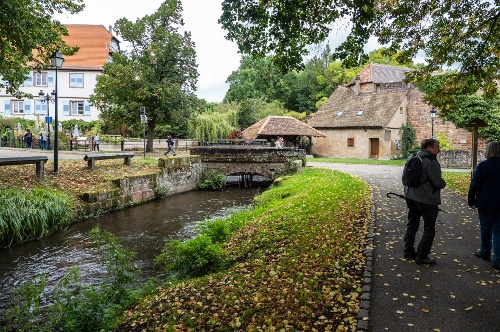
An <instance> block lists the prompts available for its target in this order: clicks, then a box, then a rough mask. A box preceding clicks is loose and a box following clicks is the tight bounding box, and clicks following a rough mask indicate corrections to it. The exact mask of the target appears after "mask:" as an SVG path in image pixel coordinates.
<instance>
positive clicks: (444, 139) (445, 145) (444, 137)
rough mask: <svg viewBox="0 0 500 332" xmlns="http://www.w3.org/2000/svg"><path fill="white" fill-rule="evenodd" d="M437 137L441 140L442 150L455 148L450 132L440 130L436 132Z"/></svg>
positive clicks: (440, 146)
mask: <svg viewBox="0 0 500 332" xmlns="http://www.w3.org/2000/svg"><path fill="white" fill-rule="evenodd" d="M436 139H437V140H438V141H439V148H440V149H441V150H442V151H450V150H453V145H452V144H451V142H450V140H449V139H448V134H447V133H446V132H445V131H438V132H437V133H436Z"/></svg>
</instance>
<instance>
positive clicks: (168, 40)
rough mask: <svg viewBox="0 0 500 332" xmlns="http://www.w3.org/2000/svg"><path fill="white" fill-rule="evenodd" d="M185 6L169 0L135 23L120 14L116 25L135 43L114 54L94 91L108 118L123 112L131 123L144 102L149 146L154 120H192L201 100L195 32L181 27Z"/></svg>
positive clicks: (123, 118) (149, 146) (149, 147)
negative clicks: (195, 93)
mask: <svg viewBox="0 0 500 332" xmlns="http://www.w3.org/2000/svg"><path fill="white" fill-rule="evenodd" d="M181 12H182V5H181V1H180V0H167V1H165V2H163V3H162V4H161V5H160V8H158V10H157V11H156V12H155V13H154V14H152V15H148V16H145V17H143V18H141V19H138V20H137V21H136V22H135V23H133V22H130V21H129V20H127V19H126V18H121V19H119V20H118V21H117V22H116V23H115V25H114V30H115V31H116V32H117V33H118V34H119V35H120V36H121V37H122V38H123V40H124V41H125V42H128V43H130V45H131V49H130V51H128V52H126V53H123V54H114V55H113V61H112V62H110V63H108V64H106V65H105V66H104V71H105V73H104V74H103V75H101V76H99V77H98V79H97V85H96V88H95V90H94V94H93V95H92V96H91V101H92V103H93V104H94V105H97V106H99V107H101V108H102V109H103V113H102V118H103V119H104V120H113V119H117V118H119V119H120V120H121V121H124V122H125V123H127V124H128V125H130V126H134V125H136V124H137V123H138V122H139V119H140V118H139V107H140V106H145V107H146V115H147V117H148V142H147V150H148V151H151V150H152V149H153V138H154V130H155V126H156V125H157V124H166V123H169V122H176V123H177V125H179V123H180V122H187V119H188V117H189V112H190V110H191V109H192V107H194V103H195V102H196V98H194V90H195V89H196V87H195V86H196V82H197V77H198V72H197V65H196V53H195V48H194V43H193V42H192V41H191V34H190V33H189V32H184V33H180V32H179V29H180V27H181V26H182V25H183V24H184V23H183V20H182V17H181Z"/></svg>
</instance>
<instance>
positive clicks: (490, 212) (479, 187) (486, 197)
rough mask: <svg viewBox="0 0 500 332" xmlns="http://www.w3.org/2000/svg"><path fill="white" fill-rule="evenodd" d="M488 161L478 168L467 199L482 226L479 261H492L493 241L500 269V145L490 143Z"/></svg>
mask: <svg viewBox="0 0 500 332" xmlns="http://www.w3.org/2000/svg"><path fill="white" fill-rule="evenodd" d="M484 156H485V157H486V160H485V161H483V162H481V163H479V165H477V167H476V170H475V172H474V176H473V177H472V181H471V184H470V187H469V194H468V197H467V200H468V204H469V206H470V207H474V206H475V207H476V208H477V212H478V215H479V225H480V227H481V249H480V250H479V251H477V252H476V253H475V255H476V256H477V257H478V258H481V259H484V260H486V261H489V260H490V259H491V258H490V256H491V247H492V245H491V244H492V243H491V242H492V240H493V268H494V269H496V270H500V142H490V143H488V145H487V146H486V150H485V153H484Z"/></svg>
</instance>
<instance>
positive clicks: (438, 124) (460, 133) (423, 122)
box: [408, 88, 486, 150]
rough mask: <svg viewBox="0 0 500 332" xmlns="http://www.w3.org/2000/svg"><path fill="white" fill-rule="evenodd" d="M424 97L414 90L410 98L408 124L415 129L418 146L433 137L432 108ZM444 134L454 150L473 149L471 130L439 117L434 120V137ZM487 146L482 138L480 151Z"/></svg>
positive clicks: (421, 93) (479, 144)
mask: <svg viewBox="0 0 500 332" xmlns="http://www.w3.org/2000/svg"><path fill="white" fill-rule="evenodd" d="M424 96H425V94H424V93H423V92H422V91H420V90H418V89H416V88H412V89H411V90H410V93H409V97H408V98H409V100H408V124H409V125H411V126H412V127H413V128H415V140H416V142H415V143H416V144H418V143H419V142H420V141H422V140H423V139H424V138H429V137H431V135H432V119H431V109H432V107H431V106H429V105H428V104H426V103H425V102H424V101H423V98H424ZM443 133H444V134H445V135H446V138H447V140H448V142H450V143H451V145H452V147H453V149H454V150H471V149H472V133H471V132H470V131H469V130H467V129H464V128H457V127H456V126H455V124H454V123H453V122H450V121H444V120H442V119H440V118H439V115H437V116H436V118H435V119H434V136H438V137H439V136H441V135H443ZM485 146H486V140H484V139H482V138H480V139H479V140H478V149H479V150H481V149H484V147H485Z"/></svg>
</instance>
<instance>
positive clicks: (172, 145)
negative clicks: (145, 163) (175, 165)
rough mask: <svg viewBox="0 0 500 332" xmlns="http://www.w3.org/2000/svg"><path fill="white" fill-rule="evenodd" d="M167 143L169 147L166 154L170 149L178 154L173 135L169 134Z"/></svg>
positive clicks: (166, 154) (166, 153)
mask: <svg viewBox="0 0 500 332" xmlns="http://www.w3.org/2000/svg"><path fill="white" fill-rule="evenodd" d="M167 145H168V149H167V152H165V156H168V153H169V152H170V151H172V153H173V155H174V156H175V155H177V153H175V150H174V140H173V139H172V136H171V135H167Z"/></svg>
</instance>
